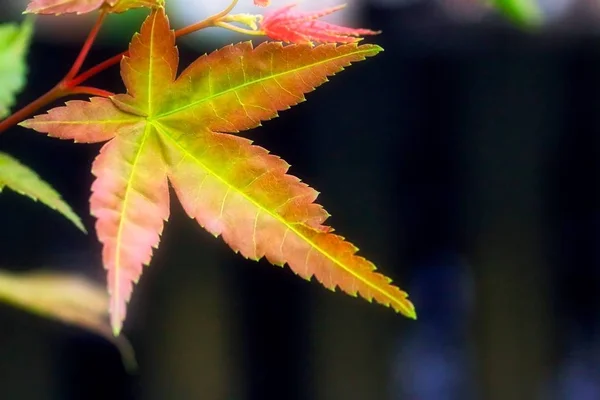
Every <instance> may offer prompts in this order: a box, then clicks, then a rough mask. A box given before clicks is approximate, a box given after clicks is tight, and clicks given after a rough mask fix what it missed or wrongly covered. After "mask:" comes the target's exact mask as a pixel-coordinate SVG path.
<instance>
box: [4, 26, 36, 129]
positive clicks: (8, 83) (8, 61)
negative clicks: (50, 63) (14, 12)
mask: <svg viewBox="0 0 600 400" xmlns="http://www.w3.org/2000/svg"><path fill="white" fill-rule="evenodd" d="M32 32H33V21H32V20H31V19H29V18H28V19H26V20H25V21H24V22H23V23H22V24H21V25H18V24H13V23H9V24H2V25H0V119H1V118H4V117H6V115H7V114H8V113H9V109H10V107H11V106H12V105H13V104H14V103H15V95H16V94H17V93H18V92H19V91H20V90H21V89H23V87H24V86H25V78H26V73H27V64H26V60H25V58H26V56H27V50H28V48H29V43H30V41H31V34H32Z"/></svg>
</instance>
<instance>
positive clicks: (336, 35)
mask: <svg viewBox="0 0 600 400" xmlns="http://www.w3.org/2000/svg"><path fill="white" fill-rule="evenodd" d="M295 6H296V5H295V4H290V5H287V6H285V7H282V8H280V9H277V10H275V11H273V12H272V13H270V14H268V15H267V16H265V18H264V19H263V21H262V23H261V26H260V28H261V30H262V31H263V32H264V33H265V35H267V36H269V37H270V38H272V39H276V40H282V41H284V42H289V43H301V44H309V43H312V42H318V43H352V42H357V41H359V40H360V39H359V37H360V36H364V35H376V34H378V33H379V32H376V31H372V30H369V29H354V28H346V27H343V26H338V25H334V24H330V23H328V22H324V21H320V20H319V18H322V17H324V16H326V15H329V14H332V13H334V12H336V11H339V10H341V9H343V8H344V7H345V5H340V6H337V7H331V8H327V9H324V10H321V11H315V12H300V11H295V10H292V8H294V7H295Z"/></svg>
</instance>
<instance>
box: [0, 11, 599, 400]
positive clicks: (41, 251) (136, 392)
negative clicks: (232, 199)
mask: <svg viewBox="0 0 600 400" xmlns="http://www.w3.org/2000/svg"><path fill="white" fill-rule="evenodd" d="M187 3H188V4H190V3H191V2H190V1H189V0H188V1H187ZM217 3H218V2H217ZM546 3H548V4H550V3H552V4H559V2H546ZM563 3H565V4H566V3H568V2H566V1H565V2H563ZM576 3H577V4H575V5H574V6H573V7H571V8H568V7H565V8H563V9H562V10H563V11H562V14H556V13H555V14H552V18H554V19H553V20H551V21H550V23H548V25H547V26H544V27H542V28H541V29H539V30H528V29H523V28H520V27H519V26H515V25H514V24H512V23H510V22H509V21H507V20H505V19H504V18H503V17H502V16H500V15H497V14H493V13H491V14H490V13H489V12H488V11H485V12H482V11H481V9H480V8H477V7H473V2H469V1H462V2H461V1H451V2H442V1H425V0H414V1H404V2H398V1H396V2H394V1H378V2H375V1H373V2H369V1H366V0H365V1H362V2H360V3H356V2H355V3H352V4H351V9H352V10H353V12H354V14H353V16H352V18H351V20H350V22H348V23H349V24H350V23H351V24H352V25H356V26H365V27H370V28H375V29H381V30H383V34H382V35H381V36H379V37H377V38H376V39H375V41H376V42H377V43H378V44H380V45H382V46H383V47H384V48H385V50H386V51H385V52H384V53H382V54H381V55H379V56H378V57H376V58H374V59H370V60H368V61H367V62H364V63H360V64H357V65H355V66H353V67H351V68H349V69H348V70H347V71H345V72H343V73H341V74H340V75H339V76H337V77H334V78H332V79H331V82H330V83H328V84H326V85H325V86H323V87H321V88H320V89H319V90H317V91H316V92H314V93H311V94H309V95H308V100H309V101H308V102H306V103H303V104H301V105H299V106H297V107H295V108H293V109H291V110H289V111H286V112H284V113H282V117H281V118H279V119H276V120H273V121H271V122H268V123H266V124H265V126H264V127H262V128H260V129H256V130H253V131H250V132H247V133H245V135H247V136H248V137H252V138H253V139H255V141H256V143H257V144H259V145H261V146H264V147H266V148H268V149H270V150H271V151H272V152H273V153H275V154H277V155H280V156H282V157H283V158H284V159H286V160H287V161H288V162H289V163H291V164H292V170H291V172H292V173H293V174H294V175H297V176H299V177H301V178H302V179H303V180H305V181H307V182H308V183H309V184H311V185H312V186H313V187H315V188H316V189H317V190H319V191H321V192H322V194H321V195H320V198H319V202H320V203H321V204H323V205H324V206H325V207H326V209H328V210H329V211H330V212H331V213H332V214H333V217H332V218H331V220H330V221H329V222H330V223H331V224H332V225H333V226H334V227H335V228H336V230H337V231H338V232H340V233H341V234H343V235H344V236H346V237H347V238H348V239H349V240H350V241H352V242H354V243H356V244H357V245H358V246H359V247H360V248H361V254H362V255H363V256H365V257H367V258H369V259H371V260H373V261H374V262H375V264H376V265H378V266H379V267H380V269H381V270H382V271H383V272H384V273H385V274H386V275H389V276H391V277H393V278H394V280H395V281H396V282H397V283H398V284H399V286H400V287H402V288H404V289H406V290H407V291H408V292H409V293H410V295H411V298H412V300H413V301H414V303H415V304H416V307H417V311H418V315H419V319H418V320H417V321H410V320H407V319H405V318H403V317H400V316H398V315H395V314H394V313H393V312H391V311H390V310H388V309H386V308H384V307H380V306H375V305H370V304H368V303H367V302H365V301H363V300H357V299H354V298H351V297H349V296H346V295H342V294H339V293H338V294H332V293H330V292H329V291H327V290H324V289H323V288H322V287H321V286H319V285H318V284H316V283H310V284H309V283H307V282H305V281H304V280H302V279H299V278H297V277H296V276H295V275H294V274H293V273H292V272H290V271H289V270H288V269H287V268H286V269H280V268H277V267H272V266H270V265H269V264H268V263H267V262H264V261H261V262H259V263H254V262H251V261H247V260H244V259H243V258H241V257H239V256H237V255H235V254H234V253H233V252H232V251H230V250H229V248H228V247H227V246H226V245H225V244H224V243H223V242H222V241H221V240H220V239H219V240H215V239H214V238H213V237H212V236H211V235H209V234H207V233H205V232H204V231H203V230H202V229H201V228H200V227H199V226H198V225H197V224H196V223H195V222H194V221H192V220H190V219H188V218H187V217H186V216H185V215H184V213H183V212H182V210H181V207H180V205H179V204H178V203H177V202H176V201H173V206H172V217H171V219H170V221H169V223H168V224H167V226H166V230H165V232H164V235H163V241H162V244H161V247H160V249H159V250H158V251H157V252H156V253H155V254H156V255H155V257H154V260H153V262H152V264H151V266H150V267H149V268H147V269H146V271H145V274H144V276H143V277H142V279H141V281H140V284H139V285H138V286H137V288H136V291H135V292H134V296H133V300H132V303H131V305H130V308H129V317H128V321H127V322H126V325H125V334H126V335H127V337H128V338H129V339H130V340H131V342H132V344H133V346H134V348H135V350H136V354H137V358H138V362H139V370H138V372H137V373H133V374H130V373H127V372H126V371H125V370H124V367H123V365H122V363H121V360H120V356H119V353H118V352H117V350H116V349H115V348H114V347H113V346H112V345H111V344H109V343H108V342H106V341H105V340H104V339H101V338H98V337H96V336H94V335H92V334H89V333H87V332H85V331H82V330H79V329H76V328H71V327H65V326H64V325H61V324H60V323H55V322H51V321H47V320H43V319H40V318H37V317H35V316H32V315H29V314H27V313H24V312H21V311H18V310H14V309H12V308H9V307H8V306H4V305H0V399H2V400H4V399H7V400H13V399H15V400H45V399H51V400H70V399H82V400H83V399H144V400H145V399H149V400H163V399H174V400H188V399H190V400H196V399H198V400H205V399H206V400H270V399H273V400H301V399H302V400H305V399H311V400H312V399H314V400H380V399H381V400H434V399H435V400H437V399H440V400H454V399H457V400H469V399H491V400H495V399H498V400H500V399H502V400H521V399H522V400H529V399H556V400H563V399H564V400H566V399H569V400H570V399H574V400H597V399H600V301H599V300H598V296H597V295H598V293H600V290H599V289H600V251H599V249H600V190H599V188H600V186H599V185H600V175H599V173H600V163H599V159H600V158H599V155H600V154H599V152H600V146H599V145H600V143H599V139H598V138H600V113H598V110H600V36H599V35H598V34H599V33H600V29H598V27H600V18H598V14H594V12H593V11H594V10H597V4H595V3H594V2H591V1H580V2H576ZM312 5H313V8H314V7H317V8H318V5H319V4H318V2H312ZM461 7H463V8H462V9H461ZM219 8H220V7H219ZM461 10H462V11H461ZM179 11H180V13H181V10H179ZM143 15H144V14H143V13H142V14H139V13H138V14H135V15H133V14H132V16H130V17H120V18H129V19H125V20H121V21H126V22H119V21H118V20H117V19H114V21H111V22H110V23H111V24H112V25H110V27H109V28H108V33H106V34H105V35H104V36H103V37H102V38H101V40H100V41H99V43H98V45H97V46H96V47H95V48H94V51H93V52H92V55H91V57H90V59H89V61H88V63H89V64H90V65H92V64H93V63H94V62H98V61H101V60H103V59H105V58H106V57H108V56H111V55H113V54H115V53H116V52H119V51H121V50H122V49H123V48H124V46H125V45H126V42H125V40H124V39H123V37H126V36H127V35H129V34H130V33H131V32H133V31H135V30H136V29H137V27H138V26H139V21H141V19H142V18H143ZM12 16H13V17H15V18H17V16H16V15H12ZM0 18H2V19H5V20H7V19H9V15H8V14H4V15H2V16H1V17H0ZM62 18H64V17H62ZM82 18H83V17H82ZM172 20H173V21H174V25H176V26H181V25H178V23H177V21H178V19H177V17H176V16H174V17H172ZM53 21H54V20H53ZM58 21H61V20H58ZM62 21H67V20H66V19H65V20H62ZM38 22H39V25H41V27H40V28H39V30H38V36H37V37H36V40H35V43H34V45H33V47H32V49H31V52H30V57H29V60H30V65H31V72H30V74H29V84H28V88H27V90H26V91H25V92H24V93H23V94H22V95H21V96H20V97H19V100H20V104H21V105H24V104H26V103H27V102H28V101H30V100H32V99H34V98H35V97H36V96H38V95H39V94H41V93H42V92H43V91H45V90H47V89H48V88H50V87H51V86H52V85H53V84H54V82H56V81H58V80H59V79H60V78H61V77H62V76H63V74H64V73H65V71H66V70H67V69H68V67H69V66H70V60H71V59H73V58H74V57H75V56H76V54H77V51H78V46H79V44H80V43H81V40H82V39H83V37H84V36H85V30H86V29H87V28H88V27H89V24H88V25H86V23H87V22H89V19H88V20H86V23H83V25H82V26H83V28H82V29H75V28H69V26H68V25H66V24H64V23H63V26H62V28H61V27H60V26H59V25H54V27H53V28H52V29H45V30H44V28H43V26H44V24H48V23H49V22H47V19H40V20H39V21H38ZM56 29H59V30H60V29H62V33H63V35H62V37H63V38H65V37H66V38H68V39H71V40H70V41H66V42H65V41H63V42H60V41H56V40H52V37H51V36H50V35H51V33H52V31H53V30H56ZM70 29H72V30H70ZM226 39H227V38H220V39H219V38H215V37H214V36H211V35H206V36H203V34H202V33H200V34H196V35H194V38H193V39H188V40H183V41H182V42H181V43H180V51H181V53H182V62H181V63H182V65H186V64H187V63H189V62H190V61H191V60H193V59H194V58H195V57H197V56H198V55H199V54H201V53H203V52H205V51H210V50H212V49H213V48H214V46H215V43H216V42H218V41H219V40H226ZM237 39H240V38H237ZM237 39H236V40H237ZM91 83H93V84H97V85H98V86H100V85H102V86H103V87H105V88H107V89H111V90H114V91H121V90H122V85H121V83H120V81H119V73H118V70H117V69H112V70H110V71H109V72H107V73H105V74H103V75H101V76H100V77H99V78H95V79H94V80H93V81H92V82H91ZM99 147H100V145H75V144H73V143H71V142H62V141H59V140H55V139H49V138H47V137H45V136H43V135H39V134H37V133H35V132H33V131H29V130H25V129H22V128H13V129H11V130H10V131H9V132H7V133H6V134H4V135H2V137H1V140H0V149H2V150H3V151H8V152H10V153H11V154H13V155H14V156H16V157H18V158H19V159H21V160H22V161H23V162H25V163H26V164H28V165H30V166H31V167H33V168H34V169H35V170H36V171H38V172H39V173H40V174H41V175H42V176H43V177H44V178H46V179H47V180H48V181H50V182H51V183H52V184H54V186H55V187H56V188H57V189H58V190H59V191H60V192H61V193H63V195H64V197H65V198H66V200H67V201H68V202H69V203H70V204H72V205H73V206H74V208H75V209H76V211H77V212H78V213H79V214H81V215H84V216H85V218H84V220H85V223H86V226H87V227H89V228H91V227H92V226H93V223H94V221H93V219H92V218H91V217H89V216H88V214H89V212H88V203H87V200H88V197H89V194H90V193H89V188H90V184H91V182H92V176H91V173H90V164H91V162H92V160H93V157H94V156H95V154H96V153H97V151H98V149H99ZM0 204H1V208H0V221H1V222H0V224H1V225H0V226H1V227H2V229H0V264H1V265H2V266H3V267H10V268H12V269H14V270H30V269H37V268H40V267H48V266H50V267H52V268H55V269H59V270H66V271H79V272H83V273H85V274H87V275H88V276H91V277H94V278H95V279H97V280H98V281H99V282H103V281H104V279H105V278H104V271H103V270H102V267H101V261H100V255H101V248H100V245H99V244H98V243H97V241H96V238H95V235H94V234H93V233H92V234H90V235H88V236H83V235H81V234H80V233H79V232H78V231H76V230H75V229H73V227H72V226H71V225H70V224H69V223H68V222H65V221H64V220H63V219H62V218H61V217H60V216H58V215H56V214H54V213H52V212H51V211H49V210H46V208H45V207H41V206H38V205H36V204H34V203H32V202H29V201H25V200H23V199H21V198H20V197H18V196H16V195H13V194H11V193H6V194H3V195H2V198H1V199H0Z"/></svg>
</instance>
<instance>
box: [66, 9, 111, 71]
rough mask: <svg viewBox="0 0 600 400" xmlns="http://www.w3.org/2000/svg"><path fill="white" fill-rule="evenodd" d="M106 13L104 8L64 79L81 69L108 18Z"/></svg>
mask: <svg viewBox="0 0 600 400" xmlns="http://www.w3.org/2000/svg"><path fill="white" fill-rule="evenodd" d="M106 13H107V10H106V9H104V10H102V12H101V13H100V15H99V16H98V19H96V23H95V24H94V26H93V27H92V30H91V31H90V33H89V34H88V37H87V38H86V39H85V42H84V43H83V46H82V47H81V50H80V51H79V55H78V56H77V58H76V59H75V62H74V63H73V66H72V67H71V69H70V70H69V72H67V75H65V77H64V79H63V81H70V80H71V79H72V78H74V77H75V76H76V75H77V73H78V72H79V70H80V69H81V66H82V65H83V62H84V61H85V59H86V57H87V55H88V53H89V52H90V49H91V48H92V45H93V44H94V40H96V36H98V32H100V28H101V27H102V23H103V22H104V19H105V18H106Z"/></svg>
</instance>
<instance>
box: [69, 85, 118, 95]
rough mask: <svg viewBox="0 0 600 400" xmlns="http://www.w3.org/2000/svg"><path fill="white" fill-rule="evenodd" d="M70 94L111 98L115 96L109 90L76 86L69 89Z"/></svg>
mask: <svg viewBox="0 0 600 400" xmlns="http://www.w3.org/2000/svg"><path fill="white" fill-rule="evenodd" d="M69 94H89V95H91V96H100V97H110V96H114V95H115V94H114V93H113V92H109V91H108V90H104V89H99V88H95V87H92V86H75V87H74V88H71V89H69Z"/></svg>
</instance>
